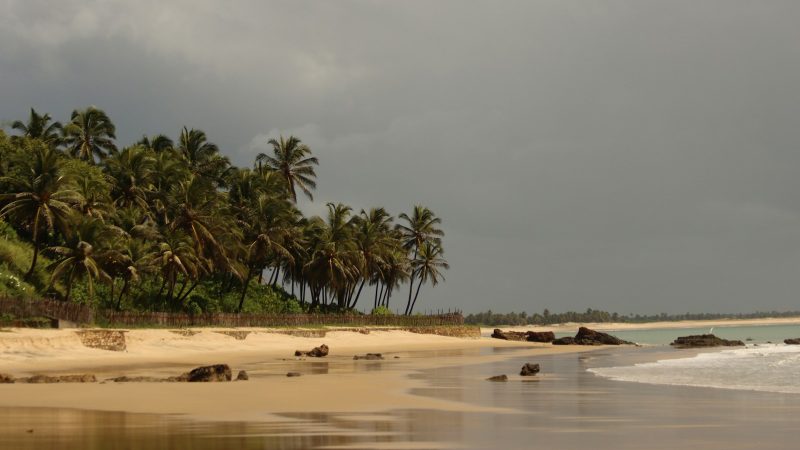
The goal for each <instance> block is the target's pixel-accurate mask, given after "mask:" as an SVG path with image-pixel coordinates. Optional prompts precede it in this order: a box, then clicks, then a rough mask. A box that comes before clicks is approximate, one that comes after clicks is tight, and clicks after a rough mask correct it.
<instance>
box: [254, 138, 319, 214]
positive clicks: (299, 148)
mask: <svg viewBox="0 0 800 450" xmlns="http://www.w3.org/2000/svg"><path fill="white" fill-rule="evenodd" d="M268 143H269V144H270V145H272V152H273V154H274V156H269V155H267V154H265V153H259V154H258V156H257V157H256V162H258V163H265V164H266V166H267V167H269V168H270V169H272V170H274V171H276V172H278V173H280V174H281V176H282V177H283V179H284V180H285V181H286V188H287V189H288V191H289V197H290V198H291V199H292V201H293V202H295V203H297V192H296V187H299V188H300V190H302V191H303V193H305V194H306V196H308V198H309V199H310V200H313V199H314V196H313V195H312V194H311V189H315V188H316V187H317V182H316V181H314V178H316V176H317V174H316V173H315V172H314V166H316V165H318V164H319V160H317V158H316V157H313V156H312V157H307V155H310V154H311V149H310V148H308V146H307V145H305V144H303V143H302V142H300V139H298V138H296V137H294V136H289V138H288V139H284V138H283V136H280V140H275V139H270V140H269V141H268Z"/></svg>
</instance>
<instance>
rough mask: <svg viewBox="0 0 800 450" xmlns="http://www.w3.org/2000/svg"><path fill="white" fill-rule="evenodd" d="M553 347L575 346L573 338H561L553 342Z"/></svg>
mask: <svg viewBox="0 0 800 450" xmlns="http://www.w3.org/2000/svg"><path fill="white" fill-rule="evenodd" d="M553 345H575V338H574V337H570V336H567V337H562V338H558V339H556V340H554V341H553Z"/></svg>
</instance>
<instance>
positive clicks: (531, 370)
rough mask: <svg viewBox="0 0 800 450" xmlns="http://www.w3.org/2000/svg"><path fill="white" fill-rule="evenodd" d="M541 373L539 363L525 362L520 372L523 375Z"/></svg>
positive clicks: (528, 375)
mask: <svg viewBox="0 0 800 450" xmlns="http://www.w3.org/2000/svg"><path fill="white" fill-rule="evenodd" d="M537 373H539V364H531V363H525V365H524V366H522V370H520V371H519V374H520V375H521V376H523V377H530V376H533V375H536V374H537Z"/></svg>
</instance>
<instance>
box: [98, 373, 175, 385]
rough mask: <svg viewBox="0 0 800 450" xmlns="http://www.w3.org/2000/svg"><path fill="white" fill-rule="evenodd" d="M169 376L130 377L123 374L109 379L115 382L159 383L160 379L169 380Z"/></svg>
mask: <svg viewBox="0 0 800 450" xmlns="http://www.w3.org/2000/svg"><path fill="white" fill-rule="evenodd" d="M168 380H169V378H156V377H129V376H127V375H123V376H121V377H116V378H111V379H109V380H107V381H113V382H114V383H157V382H159V381H168Z"/></svg>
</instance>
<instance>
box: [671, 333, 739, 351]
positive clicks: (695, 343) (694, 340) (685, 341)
mask: <svg viewBox="0 0 800 450" xmlns="http://www.w3.org/2000/svg"><path fill="white" fill-rule="evenodd" d="M669 345H672V346H675V347H677V348H696V347H735V346H740V345H744V342H742V341H738V340H733V341H729V340H727V339H721V338H718V337H716V336H714V335H713V334H695V335H692V336H681V337H679V338H677V339H675V341H673V342H672V343H671V344H669Z"/></svg>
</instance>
